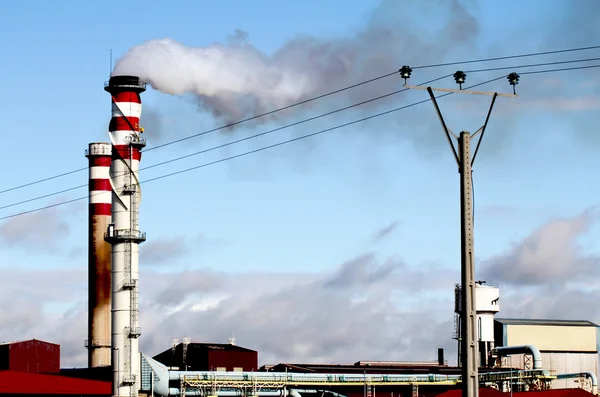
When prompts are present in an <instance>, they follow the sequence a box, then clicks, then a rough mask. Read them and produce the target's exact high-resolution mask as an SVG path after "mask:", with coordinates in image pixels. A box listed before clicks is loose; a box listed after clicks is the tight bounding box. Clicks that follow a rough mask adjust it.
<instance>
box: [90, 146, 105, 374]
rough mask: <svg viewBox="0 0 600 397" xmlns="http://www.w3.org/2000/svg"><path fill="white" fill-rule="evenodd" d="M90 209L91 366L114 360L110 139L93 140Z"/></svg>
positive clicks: (91, 147)
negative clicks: (107, 238)
mask: <svg viewBox="0 0 600 397" xmlns="http://www.w3.org/2000/svg"><path fill="white" fill-rule="evenodd" d="M85 156H86V157H87V158H88V159H89V210H88V211H89V213H88V225H89V229H88V339H87V340H86V343H85V345H86V347H87V349H88V367H90V368H92V367H102V366H109V365H110V364H111V362H110V359H111V355H110V346H111V336H110V323H111V321H110V317H111V314H110V305H111V303H110V302H111V290H110V279H111V274H110V272H111V266H110V263H111V253H110V251H111V247H110V244H109V243H107V242H106V241H105V240H104V233H105V232H106V229H107V228H108V225H109V224H110V223H111V219H112V214H111V202H112V192H111V190H112V189H111V187H110V163H111V159H112V145H111V144H110V143H90V145H89V149H88V150H86V151H85Z"/></svg>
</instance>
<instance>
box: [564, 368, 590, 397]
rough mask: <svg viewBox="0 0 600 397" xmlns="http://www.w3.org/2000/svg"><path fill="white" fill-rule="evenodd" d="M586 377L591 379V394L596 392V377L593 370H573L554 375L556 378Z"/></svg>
mask: <svg viewBox="0 0 600 397" xmlns="http://www.w3.org/2000/svg"><path fill="white" fill-rule="evenodd" d="M574 378H588V379H590V380H591V381H592V394H594V395H597V394H598V377H597V376H596V374H595V373H593V372H574V373H572V374H560V375H556V379H574Z"/></svg>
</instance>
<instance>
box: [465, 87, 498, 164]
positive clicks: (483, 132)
mask: <svg viewBox="0 0 600 397" xmlns="http://www.w3.org/2000/svg"><path fill="white" fill-rule="evenodd" d="M497 96H498V93H497V92H495V93H494V96H493V97H492V104H491V105H490V110H489V111H488V114H487V117H486V118H485V123H484V124H483V127H481V128H480V131H481V136H480V137H479V140H478V141H477V146H476V147H475V153H473V159H472V160H471V167H472V166H473V164H474V163H475V157H477V152H478V151H479V145H481V140H482V139H483V134H485V128H486V127H487V124H488V121H489V120H490V115H491V114H492V109H493V108H494V103H495V102H496V97H497ZM478 133H479V131H477V132H476V133H475V134H473V136H475V135H477V134H478Z"/></svg>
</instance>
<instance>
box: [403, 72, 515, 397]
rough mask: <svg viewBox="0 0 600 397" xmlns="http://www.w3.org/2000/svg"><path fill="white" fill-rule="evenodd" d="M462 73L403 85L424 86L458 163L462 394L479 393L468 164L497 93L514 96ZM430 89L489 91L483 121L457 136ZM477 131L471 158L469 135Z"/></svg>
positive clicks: (407, 74) (510, 78)
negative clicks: (429, 83)
mask: <svg viewBox="0 0 600 397" xmlns="http://www.w3.org/2000/svg"><path fill="white" fill-rule="evenodd" d="M411 72H412V70H411V69H410V67H408V66H403V67H402V68H401V69H400V75H401V77H402V78H404V81H405V82H406V79H407V78H409V77H410V74H411ZM466 76H467V75H466V74H465V73H464V72H462V71H457V72H456V73H455V74H454V79H455V80H456V83H457V84H458V85H459V89H458V90H456V89H447V88H431V87H423V86H408V85H406V87H407V88H414V89H426V90H427V92H428V93H429V96H430V97H431V101H432V102H433V105H434V107H435V110H436V112H437V115H438V117H439V119H440V123H441V124H442V128H443V129H444V133H445V135H446V138H447V139H448V143H449V144H450V148H451V149H452V154H453V155H454V158H455V160H456V163H457V165H458V172H459V173H460V215H461V216H460V224H461V312H462V313H461V317H460V321H461V323H460V338H461V339H460V342H461V343H460V347H461V349H460V350H461V351H460V357H461V370H462V371H461V372H462V376H461V382H462V397H478V396H479V374H478V368H479V363H478V356H479V355H478V343H477V341H478V335H477V307H476V302H475V263H474V257H475V254H474V247H473V190H472V186H473V185H472V179H471V177H472V175H471V172H472V171H471V167H472V166H473V163H474V162H475V157H476V156H477V152H478V151H479V146H480V144H481V140H482V139H483V134H484V133H485V129H486V127H487V124H488V121H489V119H490V115H491V113H492V109H493V107H494V103H495V102H496V97H497V96H507V97H516V96H517V95H516V93H515V92H514V89H513V94H499V93H497V92H481V91H466V90H463V89H462V84H463V83H464V82H465V78H466ZM508 81H509V83H510V84H511V85H512V86H513V87H514V86H515V85H516V84H518V82H519V75H517V74H516V73H511V74H510V75H508ZM433 91H444V92H449V93H452V92H456V93H463V94H474V95H491V96H492V103H491V105H490V109H489V111H488V114H487V117H486V119H485V123H484V124H483V126H482V127H481V128H479V129H478V130H477V131H476V132H475V133H474V134H472V135H471V134H470V133H469V132H467V131H462V132H461V133H460V135H459V136H456V134H454V133H452V131H450V130H449V129H448V126H447V125H446V122H445V121H444V117H443V116H442V112H441V111H440V108H439V106H438V104H437V100H436V98H435V95H434V94H433ZM479 134H481V135H480V137H479V140H478V142H477V146H476V147H475V152H474V153H473V158H471V139H472V138H474V137H476V136H477V135H479ZM452 138H454V139H456V140H457V141H458V152H457V150H456V148H455V146H454V143H453V142H452Z"/></svg>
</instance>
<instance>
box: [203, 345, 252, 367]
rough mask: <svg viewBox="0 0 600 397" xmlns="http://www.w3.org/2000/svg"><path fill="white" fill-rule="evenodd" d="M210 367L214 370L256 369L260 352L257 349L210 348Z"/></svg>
mask: <svg viewBox="0 0 600 397" xmlns="http://www.w3.org/2000/svg"><path fill="white" fill-rule="evenodd" d="M208 367H209V369H211V370H213V371H218V370H221V369H224V370H225V371H256V370H258V353H257V352H255V351H250V352H243V351H227V350H209V351H208Z"/></svg>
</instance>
